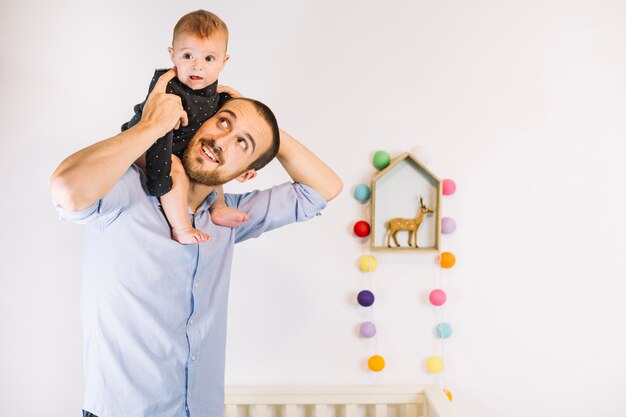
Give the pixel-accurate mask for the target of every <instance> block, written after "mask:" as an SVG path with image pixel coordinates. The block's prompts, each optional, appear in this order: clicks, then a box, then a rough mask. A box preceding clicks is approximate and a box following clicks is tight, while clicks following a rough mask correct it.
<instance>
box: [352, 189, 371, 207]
mask: <svg viewBox="0 0 626 417" xmlns="http://www.w3.org/2000/svg"><path fill="white" fill-rule="evenodd" d="M371 194H372V191H371V190H370V187H368V186H367V185H366V184H359V185H357V186H356V188H355V189H354V198H356V199H357V200H358V201H360V202H361V203H365V202H366V201H367V200H369V199H370V195H371Z"/></svg>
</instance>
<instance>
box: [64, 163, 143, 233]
mask: <svg viewBox="0 0 626 417" xmlns="http://www.w3.org/2000/svg"><path fill="white" fill-rule="evenodd" d="M139 192H141V193H144V191H143V188H142V186H141V179H140V176H139V168H137V167H136V166H134V165H133V166H131V167H130V168H129V169H128V171H126V173H125V174H124V176H122V178H121V179H120V180H119V181H118V182H117V184H115V186H114V187H113V189H112V190H111V191H109V193H108V194H107V195H105V196H104V197H103V198H101V199H100V200H98V201H96V202H95V203H94V204H92V205H91V206H89V207H87V208H85V209H83V210H79V211H69V210H66V209H64V208H63V207H61V206H60V205H58V204H56V202H55V204H54V205H55V208H56V210H57V212H58V213H59V218H60V219H61V220H67V221H70V222H73V223H78V224H86V223H91V222H96V223H97V224H100V225H101V226H102V227H103V228H104V227H106V226H108V225H109V224H111V223H112V222H113V221H114V220H115V219H116V218H118V217H119V216H120V214H122V213H123V212H124V211H125V210H126V209H128V208H129V207H130V206H131V205H132V204H133V202H134V200H135V199H136V198H137V196H139V195H140V194H139Z"/></svg>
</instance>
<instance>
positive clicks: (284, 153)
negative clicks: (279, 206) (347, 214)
mask: <svg viewBox="0 0 626 417" xmlns="http://www.w3.org/2000/svg"><path fill="white" fill-rule="evenodd" d="M277 158H278V161H279V162H280V163H281V164H282V166H283V168H285V171H287V173H288V174H289V176H290V177H291V178H292V179H293V180H294V181H296V182H299V183H301V184H306V185H308V186H309V187H311V188H313V189H314V190H315V191H317V192H318V193H320V194H321V195H322V197H324V198H325V199H326V201H330V200H332V199H333V198H335V197H337V195H339V193H340V192H341V190H342V189H343V181H342V180H341V178H339V176H337V174H335V172H334V171H333V170H332V169H331V168H330V167H329V166H328V165H326V164H325V163H324V162H323V161H322V160H321V159H319V158H318V157H317V155H315V154H314V153H313V152H311V151H310V150H308V149H307V148H306V147H305V146H304V145H302V144H301V143H300V142H298V141H297V140H296V139H295V138H294V137H293V136H291V135H290V134H289V133H287V132H285V131H283V130H282V129H281V130H280V148H279V151H278V156H277Z"/></svg>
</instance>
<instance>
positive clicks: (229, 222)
mask: <svg viewBox="0 0 626 417" xmlns="http://www.w3.org/2000/svg"><path fill="white" fill-rule="evenodd" d="M211 220H213V223H215V224H219V225H220V226H227V227H237V226H241V224H242V223H243V222H245V221H246V220H248V215H247V214H246V213H244V212H243V211H239V210H237V209H234V208H232V207H220V208H215V209H213V210H211Z"/></svg>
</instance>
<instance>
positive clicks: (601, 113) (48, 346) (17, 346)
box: [0, 0, 626, 417]
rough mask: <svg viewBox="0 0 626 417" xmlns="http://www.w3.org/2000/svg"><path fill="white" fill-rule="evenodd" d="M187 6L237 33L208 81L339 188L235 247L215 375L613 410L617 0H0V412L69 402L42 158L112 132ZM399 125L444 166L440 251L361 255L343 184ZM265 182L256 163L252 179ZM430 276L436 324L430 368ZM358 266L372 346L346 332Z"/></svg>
mask: <svg viewBox="0 0 626 417" xmlns="http://www.w3.org/2000/svg"><path fill="white" fill-rule="evenodd" d="M200 7H202V8H207V9H210V10H213V11H215V12H216V13H217V14H219V15H220V16H221V17H222V18H223V19H224V20H225V21H226V22H227V24H228V25H229V27H230V29H231V43H230V53H231V56H232V58H231V61H230V62H229V64H228V66H227V68H226V70H225V71H224V73H223V76H222V77H221V81H222V82H223V83H225V84H229V85H232V86H234V87H236V88H238V89H240V90H241V91H243V92H244V93H246V94H248V95H249V96H252V97H256V98H259V99H261V100H262V101H265V102H267V103H268V104H269V105H271V106H272V107H273V108H274V109H275V111H276V113H277V114H278V116H279V120H280V122H281V124H282V125H283V127H284V128H285V129H286V130H287V131H289V132H291V133H293V134H294V135H295V136H297V137H299V138H300V139H301V140H302V141H303V142H304V143H305V144H306V145H308V146H309V147H310V148H312V149H313V150H314V151H315V152H317V153H318V154H319V155H320V156H321V157H322V158H323V159H325V160H326V161H328V163H329V164H330V165H331V166H333V167H334V168H335V169H336V170H337V172H338V173H339V174H340V175H341V176H342V178H343V179H344V181H345V184H346V189H345V191H344V193H343V195H342V196H341V197H340V198H338V199H337V200H336V201H335V202H333V203H332V204H331V205H330V207H329V208H328V210H327V211H326V212H325V213H324V215H323V216H322V217H320V218H317V219H315V220H313V221H312V222H310V223H305V224H299V225H295V226H293V227H289V228H286V229H284V230H280V231H275V232H272V233H270V234H268V235H267V236H264V237H263V238H262V239H260V240H256V241H251V242H246V243H244V244H242V245H241V246H240V247H239V248H238V250H237V251H236V255H235V256H236V259H235V265H234V268H233V276H232V280H233V282H232V287H231V288H232V290H231V300H230V334H229V340H228V342H229V346H228V352H229V356H228V363H227V368H228V371H227V374H228V375H227V380H228V381H227V382H228V383H231V384H252V383H261V384H278V383H281V384H282V383H300V384H325V383H330V384H405V383H407V384H409V383H437V384H441V385H445V386H446V387H448V388H449V389H450V390H451V391H452V392H453V394H454V396H455V400H454V402H453V404H455V407H456V408H457V410H458V411H459V415H465V416H485V417H499V416H514V417H517V416H528V415H531V416H554V415H562V416H565V415H568V416H581V417H582V416H589V415H602V416H621V415H623V413H624V410H625V409H626V396H624V395H623V392H622V391H623V387H624V386H625V384H626V360H625V359H624V351H625V350H626V330H625V329H626V311H625V305H626V303H625V301H626V286H625V285H626V284H625V279H624V278H625V275H626V274H625V261H624V253H625V250H626V224H625V218H624V213H625V212H626V199H625V197H624V195H623V181H624V179H625V178H626V172H625V168H624V164H623V159H624V145H623V140H624V136H625V134H626V124H625V122H624V120H626V118H625V117H624V116H625V114H626V85H625V80H626V78H625V77H624V74H626V25H624V22H626V3H624V2H623V1H608V0H607V1H593V2H592V1H587V2H585V1H565V0H563V1H557V0H551V1H545V0H544V1H537V0H535V1H488V0H474V1H416V0H412V1H408V0H406V1H395V2H373V1H367V0H365V1H364V0H360V1H356V0H352V1H343V2H336V1H330V0H323V1H316V2H313V1H309V2H307V1H277V0H274V1H264V2H256V1H228V2H226V1H221V2H217V1H203V2H198V1H188V2H163V3H160V4H159V5H158V6H155V5H154V2H149V1H145V0H144V1H135V2H131V1H116V0H109V1H99V2H88V1H75V0H63V1H56V2H43V1H34V0H22V1H17V0H9V1H3V2H2V4H1V6H0V16H2V17H1V18H0V19H1V22H0V23H1V24H0V35H1V36H0V47H1V48H0V50H1V51H2V54H0V59H1V73H0V75H1V76H0V87H1V89H0V91H2V98H1V108H0V120H1V121H2V126H3V128H4V134H3V135H2V136H1V138H2V139H1V141H2V146H3V148H4V149H5V152H3V153H2V154H1V156H0V158H1V163H0V170H1V175H0V182H1V184H2V194H3V199H2V200H3V203H2V205H1V206H0V210H1V211H2V216H1V219H0V225H1V229H0V230H1V231H2V232H1V235H2V238H1V239H2V240H1V244H2V251H1V254H2V262H0V276H1V278H0V325H1V330H0V338H1V342H0V369H1V372H0V415H2V416H10V417H13V416H28V417H30V416H36V415H50V416H61V415H66V416H71V415H75V416H77V415H78V413H79V410H80V407H81V401H82V399H81V396H82V373H81V372H82V371H81V368H82V364H81V336H80V322H79V311H78V310H79V308H78V292H79V259H80V255H81V243H80V239H81V233H82V232H81V227H80V226H75V225H71V224H67V223H62V222H59V221H57V219H56V215H55V212H54V210H53V208H52V206H51V203H50V197H49V193H48V189H47V182H48V177H49V175H50V173H51V172H52V170H53V169H54V167H55V166H56V165H57V164H58V163H59V162H60V160H61V159H62V158H64V157H65V156H66V155H68V154H69V153H71V152H73V151H75V150H77V149H79V148H81V147H84V146H86V145H88V144H90V143H92V142H94V141H96V140H99V139H102V138H105V137H108V136H110V135H113V134H115V133H116V132H117V131H118V129H119V126H120V125H121V123H122V122H124V121H126V120H127V119H128V118H129V117H130V116H131V112H132V106H133V105H134V104H135V103H136V102H138V101H140V100H142V99H143V97H144V95H145V92H146V89H147V85H148V82H149V79H150V76H151V72H152V70H153V69H154V68H155V67H159V66H165V65H167V64H168V59H167V54H166V47H167V46H168V45H169V41H170V32H171V29H172V27H173V25H174V23H175V22H176V20H177V19H178V17H180V16H181V15H182V14H184V13H186V12H188V11H190V10H194V9H197V8H200ZM415 145H420V146H422V147H424V148H425V149H426V150H427V152H428V154H429V155H430V160H431V162H430V164H429V169H431V170H433V171H434V172H435V173H436V174H438V175H440V176H441V177H444V178H453V179H454V180H455V181H456V182H457V184H458V191H457V193H456V194H455V195H454V196H453V197H449V198H446V199H445V201H444V204H445V206H444V215H450V216H453V217H455V218H456V220H457V223H458V229H457V232H456V233H455V234H454V235H451V236H445V237H444V241H443V242H444V247H445V248H447V249H450V250H452V251H453V252H454V253H455V254H456V256H457V261H458V262H457V266H456V267H455V268H453V269H452V270H451V271H448V272H446V273H444V274H442V276H438V275H437V272H436V271H437V269H436V268H433V267H432V261H433V259H432V256H430V257H429V256H424V255H415V254H401V255H399V254H385V255H384V256H383V255H379V256H378V260H379V268H378V270H377V271H376V272H375V273H374V274H373V276H364V275H363V274H361V273H360V272H359V271H358V268H357V267H356V262H357V259H358V257H359V256H360V255H362V254H363V253H365V252H366V245H364V244H362V243H360V242H358V241H357V240H356V239H355V238H354V237H353V236H352V235H351V233H350V227H351V225H352V223H353V222H354V221H356V220H358V219H359V218H360V217H361V216H362V215H363V213H364V212H365V210H364V207H362V206H361V205H360V204H358V203H357V202H356V201H355V200H354V198H352V191H353V189H354V186H355V185H356V184H358V183H360V182H364V181H368V180H369V178H370V177H371V175H372V174H373V173H374V172H375V170H374V168H373V167H372V165H371V164H370V162H369V159H370V157H371V155H372V152H373V151H375V150H378V149H385V150H387V151H389V152H391V153H392V154H394V155H397V154H399V153H400V152H401V151H405V150H409V149H411V148H412V147H414V146H415ZM284 179H285V175H284V174H283V173H282V172H281V170H280V169H279V167H278V164H277V163H273V164H272V165H271V166H270V167H268V168H267V169H266V170H264V171H262V172H261V175H260V177H259V178H258V179H257V180H255V181H256V186H258V187H265V186H267V185H269V184H272V183H275V182H277V181H283V180H284ZM248 187H249V185H246V186H244V187H231V188H230V189H231V190H239V189H248ZM439 279H441V281H442V283H443V286H444V288H445V289H446V290H447V291H448V295H449V302H448V304H447V305H446V306H445V309H444V310H443V315H444V316H445V318H446V319H447V320H448V321H450V322H451V323H452V325H453V329H454V335H453V337H452V338H451V339H450V340H448V341H446V342H445V345H444V346H443V349H444V357H445V360H446V364H447V369H446V371H445V372H444V373H443V374H441V375H437V376H432V375H429V374H428V373H426V372H425V370H424V363H423V362H424V359H425V358H426V357H427V356H429V355H431V354H437V353H440V352H441V349H442V346H441V344H440V343H439V342H438V341H437V340H436V339H435V338H434V336H433V333H432V332H433V330H432V329H433V326H434V325H435V324H436V322H437V319H438V317H439V316H440V315H441V313H442V312H441V311H435V310H434V309H433V308H432V307H431V306H429V305H428V303H427V302H426V294H427V293H428V291H429V290H430V289H431V288H433V287H434V286H435V285H436V284H437V282H438V280H439ZM368 285H371V286H372V287H373V288H374V289H375V292H376V295H377V296H378V299H377V302H376V304H375V310H374V312H373V315H374V318H375V320H376V322H377V325H378V328H379V334H378V337H377V340H376V341H375V343H366V342H364V341H363V340H361V339H359V338H358V337H357V336H356V328H357V326H358V324H359V323H360V321H361V320H362V319H364V318H365V317H367V315H368V313H367V312H365V311H363V310H361V309H358V308H357V307H356V306H355V304H354V301H353V297H354V295H355V294H356V292H358V291H359V290H360V289H362V288H364V287H365V286H368ZM374 351H378V352H379V353H381V354H382V355H384V356H385V357H386V359H387V363H388V365H387V368H386V369H385V371H383V372H382V373H380V374H372V373H369V372H367V371H366V369H365V365H364V362H365V359H366V358H367V356H369V355H370V354H372V353H373V352H374Z"/></svg>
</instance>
